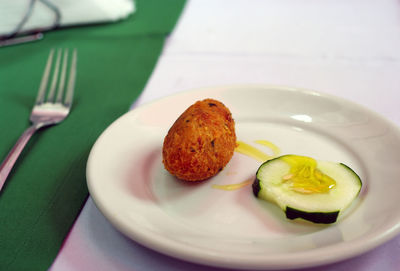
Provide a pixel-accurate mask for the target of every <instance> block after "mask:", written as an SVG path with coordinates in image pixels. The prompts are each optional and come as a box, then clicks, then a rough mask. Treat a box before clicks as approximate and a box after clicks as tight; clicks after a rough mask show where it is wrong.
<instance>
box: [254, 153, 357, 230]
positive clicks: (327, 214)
mask: <svg viewBox="0 0 400 271" xmlns="http://www.w3.org/2000/svg"><path fill="white" fill-rule="evenodd" d="M361 186H362V182H361V179H360V177H359V176H358V175H357V174H356V173H355V172H354V171H353V170H352V169H351V168H349V167H348V166H346V165H345V164H342V163H334V162H328V161H317V160H314V159H313V158H310V157H306V156H298V155H284V156H280V157H277V158H274V159H271V160H268V161H266V162H264V163H263V164H262V165H261V166H260V167H259V169H258V170H257V173H256V180H255V181H254V183H253V193H254V195H255V196H256V197H258V198H260V199H263V200H267V201H270V202H273V203H275V204H276V205H278V206H279V207H280V208H281V209H282V210H283V211H284V212H285V213H286V217H287V218H288V219H296V218H301V219H304V220H308V221H311V222H314V223H322V224H329V223H334V222H336V221H337V218H338V216H339V215H340V213H341V212H342V211H343V210H344V209H346V208H347V207H348V206H349V205H350V204H351V203H352V201H353V200H354V199H355V198H356V197H357V195H358V194H359V193H360V190H361Z"/></svg>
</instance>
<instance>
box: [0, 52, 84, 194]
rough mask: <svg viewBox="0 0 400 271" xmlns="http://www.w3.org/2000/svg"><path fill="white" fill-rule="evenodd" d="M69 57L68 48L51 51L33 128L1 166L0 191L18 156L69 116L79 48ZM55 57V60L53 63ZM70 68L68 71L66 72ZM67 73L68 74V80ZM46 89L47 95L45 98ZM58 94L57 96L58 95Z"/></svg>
mask: <svg viewBox="0 0 400 271" xmlns="http://www.w3.org/2000/svg"><path fill="white" fill-rule="evenodd" d="M55 54H56V56H55ZM68 54H69V52H68V49H58V50H57V52H56V53H55V50H54V49H52V50H51V51H50V54H49V57H48V59H47V63H46V67H45V69H44V73H43V77H42V81H41V83H40V86H39V92H38V95H37V97H36V102H35V105H34V106H33V109H32V112H31V116H30V121H31V123H32V125H31V126H30V127H29V128H28V129H26V130H25V132H24V133H23V134H22V135H21V137H20V138H19V139H18V141H17V143H16V144H15V145H14V147H13V148H12V149H11V151H10V152H9V153H8V155H7V157H6V158H5V159H4V161H3V163H2V164H1V165H0V191H1V189H2V188H3V185H4V183H5V181H6V179H7V177H8V175H9V173H10V171H11V169H12V168H13V166H14V164H15V162H16V161H17V159H18V157H19V155H20V154H21V152H22V150H23V149H24V147H25V145H26V144H27V143H28V141H29V139H30V138H31V136H32V135H33V134H34V133H35V132H36V131H37V130H39V129H40V128H42V127H45V126H50V125H54V124H57V123H60V122H61V121H63V120H64V119H65V118H66V117H67V116H68V114H69V111H70V109H71V104H72V99H73V94H74V86H75V78H76V63H77V59H78V57H77V51H76V49H74V50H73V52H72V59H71V61H68V59H69V57H68ZM54 56H55V61H53V58H54ZM53 62H54V65H53ZM68 64H69V65H68ZM52 66H53V69H52ZM68 66H69V72H67V68H68ZM51 70H52V71H51ZM67 74H68V75H69V76H68V80H67ZM51 75H52V80H51V82H50V86H49V87H47V86H48V83H49V78H50V76H51ZM67 81H68V82H67ZM66 82H67V84H66ZM57 87H58V89H57ZM47 89H48V94H47V97H46V90H47ZM56 89H57V90H56ZM65 89H66V91H65ZM56 92H57V93H56ZM64 93H65V95H64ZM56 94H57V96H55V95H56ZM64 96H65V97H64Z"/></svg>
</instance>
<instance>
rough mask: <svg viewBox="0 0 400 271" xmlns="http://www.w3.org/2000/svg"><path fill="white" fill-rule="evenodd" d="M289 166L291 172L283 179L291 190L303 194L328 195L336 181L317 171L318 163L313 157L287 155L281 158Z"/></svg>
mask: <svg viewBox="0 0 400 271" xmlns="http://www.w3.org/2000/svg"><path fill="white" fill-rule="evenodd" d="M281 159H282V160H283V161H285V162H286V163H288V164H289V166H290V171H289V173H288V174H287V175H285V176H283V177H282V182H283V183H287V184H288V185H289V188H290V189H291V190H293V191H295V192H298V193H302V194H312V193H327V192H329V190H331V189H332V188H333V187H335V185H336V181H335V180H334V179H332V178H331V177H329V176H328V175H326V174H324V173H323V172H321V171H320V170H319V169H317V161H316V160H315V159H313V158H311V157H306V156H298V155H286V156H283V157H282V158H281Z"/></svg>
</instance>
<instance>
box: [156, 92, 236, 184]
mask: <svg viewBox="0 0 400 271" xmlns="http://www.w3.org/2000/svg"><path fill="white" fill-rule="evenodd" d="M235 147H236V134H235V122H234V120H233V118H232V114H231V112H230V111H229V109H228V108H227V107H226V106H225V105H224V104H223V103H221V102H219V101H217V100H214V99H205V100H202V101H197V102H196V103H195V104H193V105H191V106H190V107H189V108H187V109H186V110H185V112H183V113H182V115H180V116H179V118H178V119H177V120H176V121H175V123H174V124H173V125H172V127H171V128H170V129H169V131H168V134H167V135H166V137H165V139H164V144H163V150H162V154H163V163H164V166H165V168H166V169H167V170H168V171H169V172H170V173H171V174H172V175H175V176H176V177H177V178H179V179H182V180H186V181H201V180H205V179H208V178H210V177H212V176H214V175H216V174H217V173H218V172H220V171H221V170H222V169H223V168H224V167H225V166H226V164H228V162H229V161H230V159H231V158H232V156H233V152H234V150H235Z"/></svg>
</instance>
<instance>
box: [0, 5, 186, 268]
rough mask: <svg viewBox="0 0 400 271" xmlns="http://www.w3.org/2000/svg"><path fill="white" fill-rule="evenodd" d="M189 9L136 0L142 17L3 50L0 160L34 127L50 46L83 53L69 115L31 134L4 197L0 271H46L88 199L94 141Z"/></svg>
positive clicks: (134, 93) (132, 95)
mask: <svg viewBox="0 0 400 271" xmlns="http://www.w3.org/2000/svg"><path fill="white" fill-rule="evenodd" d="M183 6H184V0H169V1H156V0H142V1H136V7H137V11H136V13H135V14H133V15H132V16H130V17H129V18H128V19H126V20H124V21H122V22H119V23H114V24H102V25H96V26H85V27H76V28H69V29H62V30H57V31H53V32H49V33H46V34H45V38H44V40H43V41H39V42H34V43H30V44H25V45H18V46H13V47H4V48H0V160H3V159H4V157H5V156H6V155H7V153H8V151H9V150H10V149H11V147H12V146H13V145H14V143H15V142H16V140H17V139H18V137H19V136H20V135H21V133H22V132H23V131H24V130H25V129H26V128H27V127H28V125H29V114H30V111H31V108H32V106H33V103H34V100H35V97H36V94H37V90H38V86H39V83H40V79H41V76H42V72H43V69H44V66H45V63H46V59H47V56H48V53H49V51H50V49H51V48H59V47H68V48H77V49H78V74H77V81H76V88H75V96H74V103H73V108H72V111H71V113H70V115H69V116H68V118H67V119H66V120H65V121H64V122H62V123H61V124H59V125H56V126H53V127H50V128H46V129H43V130H40V131H39V132H38V133H36V134H35V135H34V136H33V138H32V139H31V141H30V142H29V143H28V146H27V147H26V149H25V150H24V152H23V153H22V155H21V156H20V158H19V160H18V161H17V164H16V165H15V167H14V170H13V171H12V172H11V174H10V176H9V178H8V180H7V182H6V184H5V186H4V188H3V191H2V192H0V270H46V269H48V268H49V267H50V265H51V264H52V262H53V260H54V258H55V257H56V255H57V253H58V251H59V249H60V247H61V245H62V242H63V241H64V239H65V237H66V235H67V234H68V232H69V230H70V228H71V226H72V225H73V223H74V221H75V219H76V217H77V216H78V214H79V212H80V209H81V208H82V206H83V204H84V203H85V200H86V198H87V196H88V191H87V186H86V177H85V168H86V161H87V158H88V154H89V151H90V149H91V147H92V145H93V144H94V142H95V140H96V138H97V137H98V136H99V135H100V134H101V132H102V131H103V130H104V129H105V128H106V127H107V126H108V125H109V124H110V123H111V122H112V121H114V120H115V119H116V118H118V117H119V116H120V115H122V114H123V113H125V112H126V111H127V110H128V109H129V106H130V105H131V104H132V102H133V101H134V100H135V99H136V98H137V97H138V96H139V94H140V93H141V91H142V90H143V88H144V86H145V84H146V82H147V80H148V78H149V76H150V75H151V72H152V70H153V68H154V66H155V64H156V61H157V59H158V57H159V55H160V53H161V49H162V47H163V43H164V40H165V37H166V36H167V35H168V34H169V33H170V32H171V30H172V28H173V27H174V25H175V23H176V20H177V19H178V17H179V14H180V13H181V11H182V8H183ZM110 181H112V180H110Z"/></svg>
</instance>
